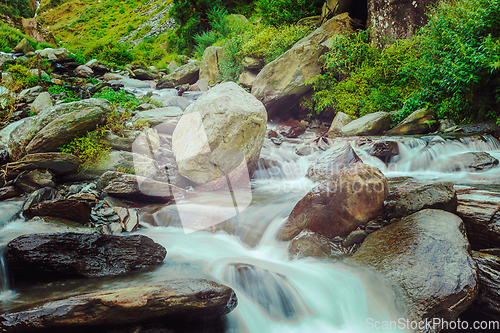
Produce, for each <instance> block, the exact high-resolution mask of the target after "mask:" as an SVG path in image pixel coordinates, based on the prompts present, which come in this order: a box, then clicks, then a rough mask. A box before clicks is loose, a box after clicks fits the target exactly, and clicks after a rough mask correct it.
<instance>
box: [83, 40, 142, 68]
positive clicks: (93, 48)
mask: <svg viewBox="0 0 500 333" xmlns="http://www.w3.org/2000/svg"><path fill="white" fill-rule="evenodd" d="M83 57H84V58H86V59H94V58H96V59H99V60H101V61H103V62H106V63H109V64H115V65H118V66H123V65H126V64H128V63H130V62H132V61H133V60H134V57H133V55H132V54H131V53H130V52H129V51H128V49H127V46H126V45H124V44H120V43H115V42H113V41H104V42H102V41H101V42H97V43H94V44H92V45H90V46H89V47H88V48H87V50H85V52H84V53H83Z"/></svg>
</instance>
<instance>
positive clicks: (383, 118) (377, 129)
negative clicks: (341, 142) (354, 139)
mask: <svg viewBox="0 0 500 333" xmlns="http://www.w3.org/2000/svg"><path fill="white" fill-rule="evenodd" d="M389 126H391V116H390V115H389V113H387V112H374V113H370V114H367V115H366V116H364V117H361V118H358V119H356V120H353V121H351V122H350V123H349V124H347V125H345V126H344V127H342V129H341V130H340V135H342V136H357V135H361V136H370V135H381V134H382V133H384V132H385V131H386V130H388V129H389Z"/></svg>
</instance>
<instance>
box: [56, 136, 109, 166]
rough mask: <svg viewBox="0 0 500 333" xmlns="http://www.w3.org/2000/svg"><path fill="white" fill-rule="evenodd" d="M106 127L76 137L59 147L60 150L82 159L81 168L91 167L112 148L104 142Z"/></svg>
mask: <svg viewBox="0 0 500 333" xmlns="http://www.w3.org/2000/svg"><path fill="white" fill-rule="evenodd" d="M104 134H105V129H104V128H99V127H98V128H97V129H96V130H95V131H91V132H87V133H86V134H85V135H84V136H82V137H80V138H75V139H73V141H71V142H70V143H69V144H67V145H64V146H62V147H59V151H61V152H63V153H66V154H72V155H75V156H78V157H79V158H80V161H81V162H82V163H81V164H80V167H79V169H80V170H82V169H91V168H93V167H95V166H97V164H98V163H99V161H101V160H102V159H103V158H104V157H105V156H106V155H107V152H108V151H109V150H110V148H108V147H106V144H105V143H104V140H103V138H104Z"/></svg>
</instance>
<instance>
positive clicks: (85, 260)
mask: <svg viewBox="0 0 500 333" xmlns="http://www.w3.org/2000/svg"><path fill="white" fill-rule="evenodd" d="M166 254H167V251H166V250H165V248H164V247H163V246H161V245H160V244H157V243H155V242H154V241H153V240H151V239H150V238H148V237H146V236H142V235H133V236H112V235H97V234H78V233H61V234H37V235H25V236H20V237H17V238H16V239H14V240H12V241H11V242H9V243H8V244H7V246H6V252H5V262H6V264H7V267H8V268H9V272H10V273H11V274H12V277H13V281H14V284H15V283H16V282H19V281H29V280H35V281H39V280H40V279H46V280H60V279H66V278H92V277H100V276H109V275H120V274H126V273H131V272H136V271H140V270H144V269H148V268H153V267H155V266H158V265H161V264H162V263H163V260H164V259H165V256H166Z"/></svg>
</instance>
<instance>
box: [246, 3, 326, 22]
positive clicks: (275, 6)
mask: <svg viewBox="0 0 500 333" xmlns="http://www.w3.org/2000/svg"><path fill="white" fill-rule="evenodd" d="M323 2H324V1H323V0H313V1H308V0H295V1H294V0H258V1H257V2H256V4H255V7H256V11H257V13H258V14H259V15H260V16H262V18H263V20H264V22H265V23H267V24H272V25H276V26H278V25H281V24H283V23H288V24H291V23H296V22H297V21H298V20H300V19H301V18H304V17H307V16H312V15H315V14H319V11H320V9H321V6H322V5H323Z"/></svg>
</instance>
